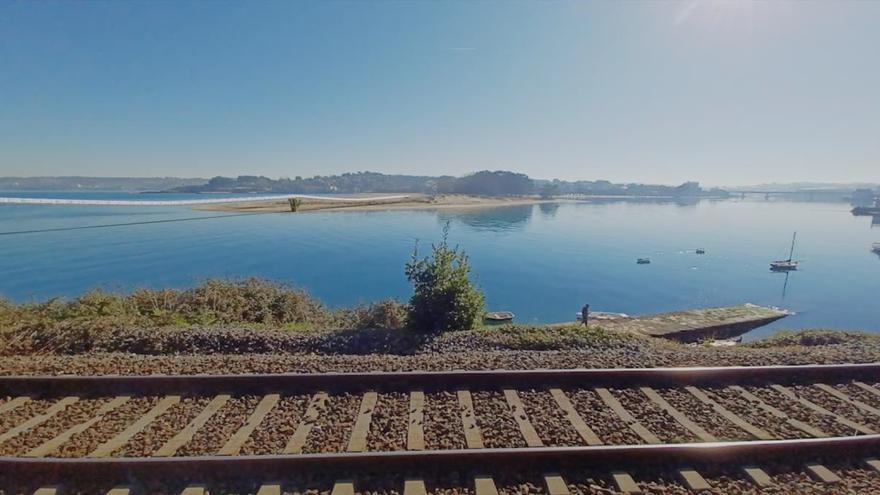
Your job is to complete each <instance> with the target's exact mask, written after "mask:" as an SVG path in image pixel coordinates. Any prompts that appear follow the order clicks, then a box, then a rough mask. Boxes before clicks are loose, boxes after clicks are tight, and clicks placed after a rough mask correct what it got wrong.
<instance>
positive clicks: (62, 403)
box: [0, 397, 79, 444]
mask: <svg viewBox="0 0 880 495" xmlns="http://www.w3.org/2000/svg"><path fill="white" fill-rule="evenodd" d="M77 400H79V399H77V398H76V397H64V398H63V399H60V400H58V401H56V402H55V403H54V404H52V405H51V406H50V407H49V408H48V409H46V410H45V411H44V412H43V413H42V414H39V415H37V416H34V417H33V418H31V419H29V420H27V421H25V422H24V423H22V424H20V425H18V426H16V427H15V428H12V429H10V430H9V431H7V432H6V433H3V434H2V435H0V444H2V443H3V442H5V441H7V440H10V439H12V438H15V437H17V436H18V435H21V434H22V433H24V432H26V431H28V430H31V429H33V428H35V427H37V426H39V425H41V424H43V423H45V422H46V421H49V420H50V419H52V418H53V417H54V416H55V415H56V414H58V413H60V412H61V411H63V410H65V409H67V406H69V405H71V404H73V403H74V402H76V401H77Z"/></svg>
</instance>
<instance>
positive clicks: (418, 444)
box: [406, 390, 425, 450]
mask: <svg viewBox="0 0 880 495" xmlns="http://www.w3.org/2000/svg"><path fill="white" fill-rule="evenodd" d="M406 449H407V450H425V393H424V392H422V391H421V390H416V391H413V392H410V394H409V425H408V427H407V430H406Z"/></svg>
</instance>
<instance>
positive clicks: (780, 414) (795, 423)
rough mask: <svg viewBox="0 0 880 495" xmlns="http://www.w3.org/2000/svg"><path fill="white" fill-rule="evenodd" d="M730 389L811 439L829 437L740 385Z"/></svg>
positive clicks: (732, 386)
mask: <svg viewBox="0 0 880 495" xmlns="http://www.w3.org/2000/svg"><path fill="white" fill-rule="evenodd" d="M728 388H730V389H731V390H733V391H736V392H738V393H739V394H740V395H741V396H743V398H745V399H746V400H747V401H749V402H751V403H752V404H754V405H756V406H758V408H760V409H761V410H763V411H764V412H765V413H767V414H770V415H771V416H776V417H777V418H779V419H784V420H785V422H786V423H788V424H789V425H790V426H791V427H793V428H796V429H798V430H801V431H802V432H804V433H806V434H807V435H810V436H811V437H814V438H825V437H827V436H828V434H827V433H825V432H824V431H822V430H820V429H818V428H816V427H814V426H812V425H809V424H807V423H804V422H803V421H801V420H799V419H795V418H792V417H791V416H789V415H788V414H786V413H785V412H784V411H781V410H779V409H777V408H775V407H773V406H771V405H770V404H767V403H766V402H764V400H763V399H761V398H760V397H758V396H757V395H755V394H753V393H751V392H749V391H748V390H746V389H744V388H742V387H740V386H739V385H731V386H730V387H728Z"/></svg>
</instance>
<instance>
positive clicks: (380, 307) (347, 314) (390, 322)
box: [337, 299, 408, 330]
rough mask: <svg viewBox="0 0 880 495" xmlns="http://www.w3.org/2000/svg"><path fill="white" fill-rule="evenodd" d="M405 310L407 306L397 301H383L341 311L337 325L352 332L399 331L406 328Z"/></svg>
mask: <svg viewBox="0 0 880 495" xmlns="http://www.w3.org/2000/svg"><path fill="white" fill-rule="evenodd" d="M407 309H408V308H407V306H406V305H405V304H403V303H401V302H399V301H395V300H394V299H385V300H383V301H378V302H374V303H370V304H367V305H360V306H356V307H354V308H351V309H343V310H341V311H340V313H341V314H340V316H339V317H338V320H339V321H337V324H339V325H340V326H342V327H343V328H347V329H353V330H365V329H373V330H375V329H383V330H400V329H402V328H404V327H406V323H407Z"/></svg>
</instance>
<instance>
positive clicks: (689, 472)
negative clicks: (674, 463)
mask: <svg viewBox="0 0 880 495" xmlns="http://www.w3.org/2000/svg"><path fill="white" fill-rule="evenodd" d="M678 476H679V477H680V478H681V481H682V482H683V483H684V486H685V487H687V489H688V490H690V491H692V492H702V491H705V490H711V489H712V485H710V484H709V482H708V481H706V479H705V478H703V476H701V475H700V473H698V472H697V471H695V470H694V469H691V468H685V469H680V470H679V471H678Z"/></svg>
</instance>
